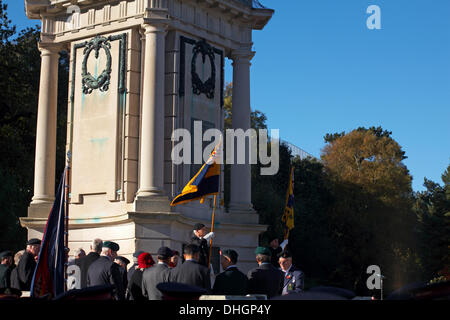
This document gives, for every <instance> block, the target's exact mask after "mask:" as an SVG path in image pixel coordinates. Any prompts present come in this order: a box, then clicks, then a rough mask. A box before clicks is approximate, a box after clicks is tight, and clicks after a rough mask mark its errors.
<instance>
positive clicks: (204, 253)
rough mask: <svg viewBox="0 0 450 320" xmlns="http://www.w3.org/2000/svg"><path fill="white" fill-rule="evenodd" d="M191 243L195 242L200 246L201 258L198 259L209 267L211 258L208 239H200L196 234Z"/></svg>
mask: <svg viewBox="0 0 450 320" xmlns="http://www.w3.org/2000/svg"><path fill="white" fill-rule="evenodd" d="M191 244H195V245H197V246H199V247H200V258H199V259H198V263H199V264H201V265H202V266H205V267H207V268H208V260H209V247H208V241H206V240H205V239H200V238H199V237H197V236H195V235H194V236H193V237H192V239H191Z"/></svg>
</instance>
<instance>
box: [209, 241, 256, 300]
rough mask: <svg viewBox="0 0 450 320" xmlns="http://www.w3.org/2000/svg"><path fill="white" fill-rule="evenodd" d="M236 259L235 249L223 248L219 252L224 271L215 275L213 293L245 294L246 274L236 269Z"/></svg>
mask: <svg viewBox="0 0 450 320" xmlns="http://www.w3.org/2000/svg"><path fill="white" fill-rule="evenodd" d="M237 261H238V253H237V252H236V251H234V250H223V251H221V252H220V264H221V265H222V268H223V270H224V271H223V272H222V273H220V274H219V275H218V276H217V277H216V280H215V282H214V286H213V290H212V292H213V294H217V295H238V296H245V295H246V294H247V286H248V284H247V282H248V281H247V276H246V275H245V274H243V273H242V272H241V271H239V270H238V268H237V266H236V263H237Z"/></svg>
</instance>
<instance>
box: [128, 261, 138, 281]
mask: <svg viewBox="0 0 450 320" xmlns="http://www.w3.org/2000/svg"><path fill="white" fill-rule="evenodd" d="M138 267H139V264H137V263H133V265H132V266H131V267H129V268H128V271H127V280H128V282H130V281H131V277H132V276H133V273H134V272H135V271H136V269H137V268H138Z"/></svg>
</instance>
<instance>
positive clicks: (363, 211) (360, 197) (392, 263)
mask: <svg viewBox="0 0 450 320" xmlns="http://www.w3.org/2000/svg"><path fill="white" fill-rule="evenodd" d="M328 137H330V135H328ZM404 159H405V153H404V151H403V150H402V148H401V147H400V145H399V144H398V143H397V142H396V141H395V140H394V139H393V138H392V137H391V132H389V131H383V130H382V129H381V128H380V127H378V128H374V127H372V128H369V129H365V128H361V127H360V128H358V129H356V130H353V131H352V132H350V133H348V134H345V135H342V136H339V137H337V138H336V139H334V140H331V142H329V143H328V144H327V145H326V146H325V148H324V149H323V151H322V161H323V164H324V166H325V169H326V172H327V175H328V177H329V181H330V188H331V193H332V196H333V198H334V202H333V204H332V205H331V206H330V207H329V209H328V210H329V215H328V218H329V221H330V223H331V225H332V231H333V237H334V239H335V240H336V243H337V244H338V248H339V257H340V260H341V262H340V268H339V269H338V270H336V273H335V276H336V280H338V279H342V280H343V281H344V280H347V282H342V285H343V286H345V287H348V288H350V289H353V290H356V291H357V292H360V293H365V290H366V286H365V281H366V278H367V274H366V273H365V272H366V268H367V266H369V265H372V264H376V265H379V266H380V267H381V269H382V272H383V273H384V274H385V275H387V277H388V278H389V279H390V280H389V281H386V289H388V290H389V289H394V288H398V287H401V286H402V285H405V284H406V283H408V282H409V281H411V280H412V279H413V278H414V277H415V276H416V272H417V265H416V260H417V254H416V250H415V248H416V244H415V239H414V229H415V226H416V224H415V223H416V220H415V216H414V214H413V212H412V210H411V207H412V203H413V197H412V188H411V180H412V178H411V176H410V174H409V171H408V169H407V168H406V166H405V165H404V163H403V162H402V161H403V160H404Z"/></svg>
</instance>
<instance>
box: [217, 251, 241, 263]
mask: <svg viewBox="0 0 450 320" xmlns="http://www.w3.org/2000/svg"><path fill="white" fill-rule="evenodd" d="M221 253H222V255H223V256H225V257H228V258H230V259H231V261H232V262H235V263H236V262H237V259H238V253H237V252H236V251H234V250H231V249H227V250H223V251H222V252H221Z"/></svg>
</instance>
